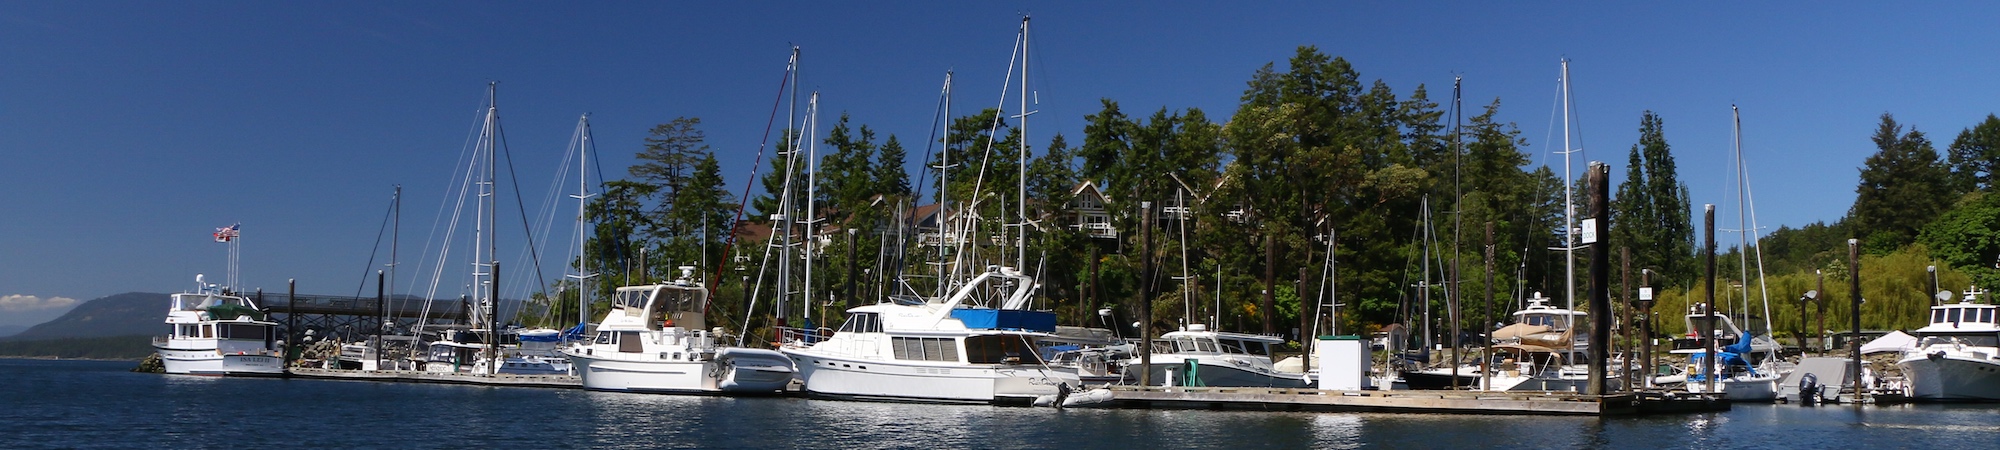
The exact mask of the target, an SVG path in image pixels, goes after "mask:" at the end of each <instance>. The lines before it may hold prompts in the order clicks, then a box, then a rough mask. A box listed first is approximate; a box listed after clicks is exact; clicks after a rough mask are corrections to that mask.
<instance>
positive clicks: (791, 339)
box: [778, 327, 834, 345]
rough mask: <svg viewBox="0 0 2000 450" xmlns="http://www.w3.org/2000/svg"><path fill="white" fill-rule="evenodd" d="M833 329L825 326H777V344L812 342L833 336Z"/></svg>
mask: <svg viewBox="0 0 2000 450" xmlns="http://www.w3.org/2000/svg"><path fill="white" fill-rule="evenodd" d="M833 333H834V330H833V329H832V328H827V327H819V328H795V327H778V344H781V345H782V344H791V343H800V344H808V345H810V344H812V343H815V342H819V341H823V340H826V338H829V337H833Z"/></svg>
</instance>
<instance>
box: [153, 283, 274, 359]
mask: <svg viewBox="0 0 2000 450" xmlns="http://www.w3.org/2000/svg"><path fill="white" fill-rule="evenodd" d="M195 284H196V285H197V287H196V288H195V291H194V292H183V293H179V294H174V295H173V303H172V305H170V306H169V308H168V309H167V321H166V323H167V326H168V327H169V329H170V333H169V334H167V335H165V336H155V337H153V349H154V350H155V351H157V352H159V355H160V361H161V363H163V364H164V365H165V366H166V371H167V373H171V374H188V375H214V376H222V375H277V374H282V373H284V371H285V368H284V356H283V353H282V351H281V350H280V349H279V348H280V347H279V346H278V345H277V342H276V340H277V336H278V333H277V330H278V324H277V323H276V322H271V321H268V320H265V317H264V312H263V311H262V310H261V309H259V308H258V307H257V304H256V303H253V302H251V301H250V299H249V298H245V297H243V296H241V295H236V294H234V293H231V292H229V291H227V290H224V289H218V288H216V287H215V286H214V285H207V284H202V282H201V277H200V276H196V277H195Z"/></svg>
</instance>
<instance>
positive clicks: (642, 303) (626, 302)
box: [617, 290, 653, 308]
mask: <svg viewBox="0 0 2000 450" xmlns="http://www.w3.org/2000/svg"><path fill="white" fill-rule="evenodd" d="M652 293H653V291H648V290H630V291H618V299H617V300H618V306H623V307H627V308H645V307H646V297H648V294H652Z"/></svg>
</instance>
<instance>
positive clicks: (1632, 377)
mask: <svg viewBox="0 0 2000 450" xmlns="http://www.w3.org/2000/svg"><path fill="white" fill-rule="evenodd" d="M1618 298H1619V299H1620V300H1621V301H1619V302H1618V335H1619V336H1620V339H1619V342H1620V343H1623V344H1624V345H1632V305H1633V301H1632V248H1631V247H1626V246H1622V245H1621V246H1619V247H1618ZM1633 353H1634V352H1632V349H1631V348H1625V353H1624V355H1625V357H1623V358H1618V371H1619V372H1623V373H1624V374H1625V390H1627V391H1631V390H1635V389H1637V387H1638V386H1639V385H1638V384H1636V383H1637V382H1638V380H1639V378H1638V373H1637V372H1635V371H1633V370H1632V358H1633V357H1634V356H1636V355H1634V354H1633Z"/></svg>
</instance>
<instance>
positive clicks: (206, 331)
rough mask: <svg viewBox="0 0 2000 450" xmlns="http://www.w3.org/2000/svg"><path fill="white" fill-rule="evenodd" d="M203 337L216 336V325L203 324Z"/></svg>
mask: <svg viewBox="0 0 2000 450" xmlns="http://www.w3.org/2000/svg"><path fill="white" fill-rule="evenodd" d="M201 337H205V338H212V337H215V325H202V326H201Z"/></svg>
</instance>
